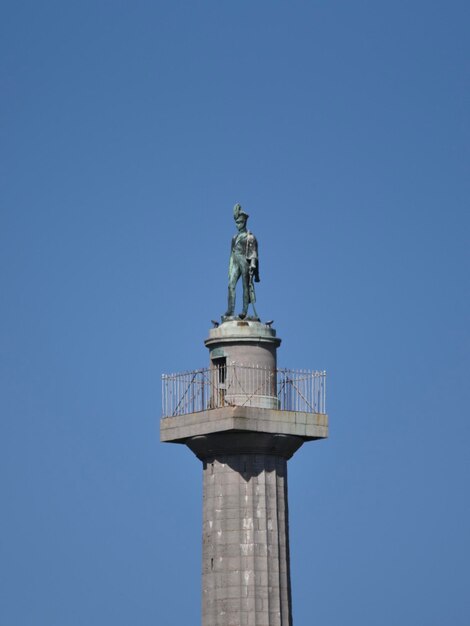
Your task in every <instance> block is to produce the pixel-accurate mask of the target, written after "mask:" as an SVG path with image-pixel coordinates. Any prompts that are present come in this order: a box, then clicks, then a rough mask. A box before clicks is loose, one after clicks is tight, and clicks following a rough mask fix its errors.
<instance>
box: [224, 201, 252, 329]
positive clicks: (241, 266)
mask: <svg viewBox="0 0 470 626" xmlns="http://www.w3.org/2000/svg"><path fill="white" fill-rule="evenodd" d="M233 217H234V220H235V224H236V225H237V228H238V234H236V235H234V236H233V239H232V248H231V253H230V263H229V267H228V307H227V312H226V313H225V316H224V317H233V312H234V310H235V287H236V285H237V282H238V279H239V278H240V277H241V279H242V284H243V311H242V312H241V313H240V315H239V317H240V318H241V319H243V318H245V317H246V315H247V313H248V306H249V304H250V302H251V303H252V304H253V309H254V303H255V300H256V299H255V289H254V285H253V281H255V282H257V283H259V269H258V242H257V241H256V237H255V236H254V235H253V233H251V232H250V231H249V230H247V228H246V222H247V220H248V217H249V216H248V214H247V213H245V211H243V209H242V207H241V206H240V205H239V204H236V205H235V206H234V207H233ZM255 315H256V311H255ZM256 317H257V316H256Z"/></svg>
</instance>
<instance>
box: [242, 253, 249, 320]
mask: <svg viewBox="0 0 470 626" xmlns="http://www.w3.org/2000/svg"><path fill="white" fill-rule="evenodd" d="M241 275H242V283H243V311H242V312H241V313H240V317H241V318H242V319H243V318H244V317H246V316H247V313H248V306H249V304H250V273H249V269H248V263H247V262H246V261H245V263H244V267H243V269H242V272H241Z"/></svg>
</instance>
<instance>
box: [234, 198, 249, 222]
mask: <svg viewBox="0 0 470 626" xmlns="http://www.w3.org/2000/svg"><path fill="white" fill-rule="evenodd" d="M240 215H244V216H245V217H246V218H248V217H250V216H249V215H248V213H245V211H244V210H243V209H242V205H241V204H238V202H237V204H236V205H235V206H234V207H233V217H234V218H235V219H238V217H239V216H240Z"/></svg>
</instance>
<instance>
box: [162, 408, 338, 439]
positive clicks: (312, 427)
mask: <svg viewBox="0 0 470 626" xmlns="http://www.w3.org/2000/svg"><path fill="white" fill-rule="evenodd" d="M226 431H233V432H236V431H246V432H260V433H263V432H264V433H280V434H284V435H294V436H296V437H302V438H303V439H304V440H305V441H311V440H312V439H325V438H326V437H328V416H327V415H324V414H322V413H303V412H296V411H280V410H278V409H261V408H257V407H249V406H245V407H242V406H234V407H222V408H219V409H210V410H208V411H199V412H198V413H189V414H187V415H178V416H176V417H165V418H163V419H162V420H161V422H160V439H161V441H166V442H173V443H185V442H186V440H187V439H189V438H191V437H196V436H198V435H208V434H211V433H215V432H226Z"/></svg>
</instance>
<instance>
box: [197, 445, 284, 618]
mask: <svg viewBox="0 0 470 626" xmlns="http://www.w3.org/2000/svg"><path fill="white" fill-rule="evenodd" d="M293 445H294V447H295V445H296V442H294V443H293ZM200 454H202V452H200ZM203 474H204V479H203V480H204V496H203V498H204V501H203V566H202V623H203V626H231V625H232V624H236V625H237V626H240V625H243V624H245V625H246V626H262V625H266V626H290V625H291V624H292V621H291V598H290V573H289V548H288V515H287V460H286V458H284V457H282V456H274V455H269V454H259V455H258V454H225V455H224V454H219V455H217V456H216V457H208V458H207V460H206V461H205V462H204V470H203ZM228 485H230V486H231V487H232V488H233V489H231V490H230V492H229V490H227V486H228ZM234 493H235V494H236V495H233V494H234Z"/></svg>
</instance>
